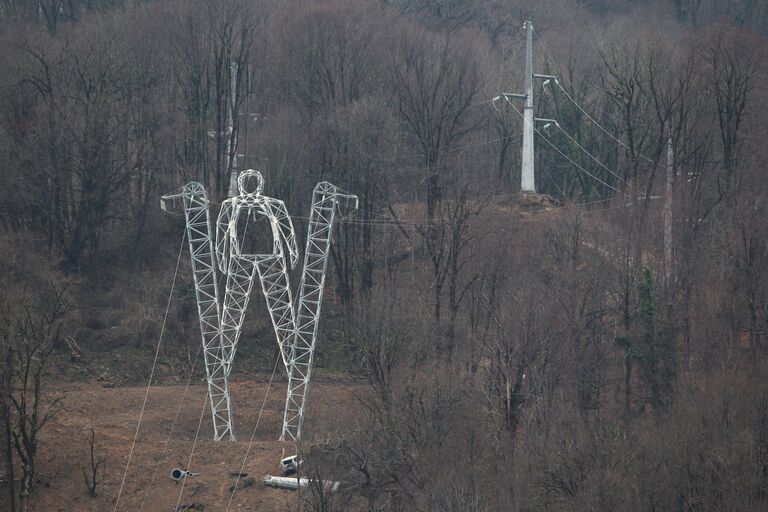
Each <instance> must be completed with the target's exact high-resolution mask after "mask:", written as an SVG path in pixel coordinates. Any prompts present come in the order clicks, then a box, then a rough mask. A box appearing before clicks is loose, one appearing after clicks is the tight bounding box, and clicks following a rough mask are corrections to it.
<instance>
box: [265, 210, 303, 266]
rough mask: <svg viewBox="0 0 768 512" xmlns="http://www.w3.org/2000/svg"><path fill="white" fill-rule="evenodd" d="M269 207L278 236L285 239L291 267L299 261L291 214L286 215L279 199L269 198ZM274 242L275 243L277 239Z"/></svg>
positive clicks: (286, 211)
mask: <svg viewBox="0 0 768 512" xmlns="http://www.w3.org/2000/svg"><path fill="white" fill-rule="evenodd" d="M269 208H270V210H271V211H272V215H274V219H275V222H276V223H277V224H276V225H277V229H278V231H279V232H280V236H281V237H282V238H283V240H284V241H285V247H286V248H287V249H288V254H289V255H290V257H291V268H294V267H295V266H296V262H298V261H299V246H298V244H297V243H296V232H295V231H294V230H293V221H292V220H291V216H290V215H288V210H287V209H286V208H285V203H284V202H283V201H281V200H280V199H273V198H270V199H269ZM275 243H277V241H276V242H275Z"/></svg>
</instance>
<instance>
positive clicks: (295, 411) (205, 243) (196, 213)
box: [161, 170, 357, 441]
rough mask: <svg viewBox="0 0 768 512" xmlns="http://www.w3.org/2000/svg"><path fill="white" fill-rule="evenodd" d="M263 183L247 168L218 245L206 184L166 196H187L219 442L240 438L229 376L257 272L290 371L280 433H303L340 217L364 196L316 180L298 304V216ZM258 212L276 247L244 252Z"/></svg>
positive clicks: (224, 209)
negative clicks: (222, 279) (220, 276)
mask: <svg viewBox="0 0 768 512" xmlns="http://www.w3.org/2000/svg"><path fill="white" fill-rule="evenodd" d="M249 180H255V182H256V186H255V187H253V189H252V190H248V188H247V186H248V185H247V184H248V181H249ZM263 186H264V180H263V178H262V176H261V174H260V173H259V172H257V171H254V170H248V171H244V172H243V173H241V174H240V176H239V177H238V191H239V194H238V195H236V196H234V197H231V198H229V199H227V200H225V201H224V202H223V203H222V206H221V210H220V212H219V215H218V218H217V221H216V243H215V249H214V247H213V245H214V244H213V241H212V237H211V229H210V215H209V211H208V199H207V195H206V192H205V189H204V188H203V186H202V185H200V184H199V183H195V182H192V183H189V184H187V185H185V186H184V187H182V188H181V189H179V190H178V191H177V192H175V193H173V194H169V195H166V196H163V198H162V201H161V204H162V207H163V209H164V210H166V211H168V202H169V201H174V202H175V200H177V199H181V200H183V206H184V214H185V216H186V221H187V234H188V237H189V246H190V254H191V257H192V271H193V276H194V282H195V292H196V298H197V306H198V313H199V315H200V329H201V334H202V338H203V347H204V353H205V363H206V378H207V381H208V392H209V394H210V397H211V412H212V416H213V427H214V439H215V440H217V441H218V440H220V439H223V438H224V437H225V436H229V438H230V439H234V430H233V425H232V408H231V403H230V397H229V388H228V383H227V379H228V377H229V374H230V372H231V368H232V362H233V360H234V357H235V353H236V351H237V343H238V341H239V339H240V334H241V332H242V327H243V320H244V318H245V311H246V309H247V307H248V301H249V298H250V294H251V291H252V288H253V281H254V279H255V274H257V273H258V275H259V280H260V281H261V288H262V292H263V293H264V297H265V299H266V304H267V308H268V310H269V313H270V317H271V320H272V326H273V328H274V330H275V335H276V337H277V342H278V345H279V346H280V353H281V355H282V359H283V363H284V365H285V368H286V371H287V373H288V392H287V396H286V404H285V414H284V418H283V429H282V433H281V436H280V439H281V440H284V439H293V440H298V439H299V437H300V435H301V427H302V423H303V420H304V406H305V403H306V396H307V389H308V385H309V380H310V375H311V371H312V362H313V358H314V349H315V343H316V338H317V330H318V325H319V318H320V307H321V304H322V299H323V286H324V283H325V273H326V270H327V267H328V254H329V250H330V244H331V240H332V235H333V222H334V219H335V216H336V213H337V210H338V205H339V200H340V199H343V200H345V203H346V205H347V206H350V205H351V206H350V210H353V209H356V208H357V197H356V196H354V195H349V194H344V193H341V192H339V191H338V189H337V188H336V187H335V186H334V185H332V184H331V183H328V182H325V181H324V182H321V183H318V184H317V186H316V187H315V190H314V191H313V195H312V211H311V213H310V218H309V232H308V234H307V245H306V252H305V255H304V269H303V273H302V277H301V284H300V287H299V304H298V308H297V309H296V310H295V309H294V304H293V298H292V294H291V287H290V281H289V277H288V266H287V262H286V250H287V252H288V255H289V256H290V263H291V268H293V267H295V265H296V262H297V261H298V257H299V252H298V247H297V244H296V237H295V233H294V229H293V223H292V221H291V217H290V216H289V215H288V212H287V210H286V208H285V204H284V203H283V202H282V201H280V200H278V199H274V198H271V197H267V196H264V195H262V193H261V192H262V190H263ZM257 217H263V218H266V219H268V220H269V223H270V227H271V231H272V240H273V246H272V252H271V253H269V254H253V253H248V252H244V251H245V250H246V249H248V247H246V244H245V234H246V233H245V232H246V230H247V228H248V225H249V223H251V222H252V221H253V220H254V219H255V218H257ZM241 221H243V222H241ZM241 228H242V232H241ZM217 261H218V267H219V270H220V271H221V272H223V273H224V274H225V276H226V285H225V294H224V301H223V304H221V303H220V302H219V297H218V284H217V277H216V268H215V267H216V262H217ZM220 304H221V305H220Z"/></svg>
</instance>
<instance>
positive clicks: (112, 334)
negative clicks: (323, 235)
mask: <svg viewBox="0 0 768 512" xmlns="http://www.w3.org/2000/svg"><path fill="white" fill-rule="evenodd" d="M526 20H530V21H532V23H533V26H534V28H535V34H534V68H535V71H536V72H537V73H542V74H549V75H556V76H557V77H558V81H557V82H550V83H548V84H547V85H545V86H542V83H541V81H537V82H536V84H535V87H536V91H535V110H536V115H537V117H541V118H552V119H556V120H557V121H558V123H559V125H560V127H561V129H557V128H556V127H555V126H554V125H553V127H552V129H551V130H550V129H547V130H546V131H545V130H544V129H540V134H537V135H536V150H535V156H536V186H537V190H538V192H540V194H536V195H529V196H521V194H520V158H521V133H522V129H523V123H522V118H521V116H520V115H519V114H518V113H517V112H516V110H515V108H518V109H519V108H520V106H521V105H520V104H519V103H516V101H517V100H511V102H505V101H503V100H502V101H496V102H492V101H491V100H492V98H494V97H497V96H498V95H499V94H501V93H503V92H513V93H520V92H522V89H523V83H522V80H523V69H524V57H525V34H524V32H523V28H522V27H523V22H524V21H526ZM766 37H768V3H766V2H765V1H750V0H727V1H716V0H643V1H621V0H594V1H587V0H538V1H528V2H526V1H522V0H435V1H427V0H413V1H407V0H389V1H387V0H380V1H376V0H317V1H298V0H283V1H280V0H155V1H149V0H148V1H140V0H37V1H33V0H0V179H1V180H2V181H1V182H0V276H2V280H1V281H0V311H2V314H0V343H2V346H1V347H0V348H1V350H0V356H2V358H3V371H2V379H1V380H2V382H1V383H0V392H1V393H0V394H2V400H0V402H1V403H0V413H2V414H1V416H2V420H0V425H2V427H3V428H2V432H0V438H1V439H2V448H1V449H0V453H2V454H3V468H2V469H0V476H2V482H0V484H2V487H1V488H0V495H2V496H3V497H2V498H0V504H4V503H8V504H10V505H9V509H10V506H13V507H15V509H14V510H24V511H26V510H35V507H34V506H30V503H34V498H35V496H36V495H38V494H40V493H44V492H45V485H43V484H41V482H51V483H54V479H55V478H56V477H55V476H54V475H55V472H54V471H53V469H52V468H50V467H49V466H46V467H41V466H40V464H38V462H39V461H41V460H44V459H46V457H47V456H48V454H49V453H53V452H55V451H56V450H57V445H56V443H50V442H49V443H42V444H41V443H39V442H38V440H39V439H40V437H39V436H44V435H45V433H46V429H48V428H51V425H53V424H54V423H55V422H57V421H60V419H61V418H62V417H65V416H66V415H67V414H70V413H68V412H67V411H68V410H69V409H67V407H68V405H67V400H68V397H67V393H66V392H65V391H62V390H64V389H65V387H66V386H68V385H72V384H73V383H98V385H99V386H109V387H110V388H112V387H117V388H119V387H123V386H125V387H129V386H132V387H138V386H146V383H147V379H148V378H149V375H150V368H151V367H152V361H153V355H154V352H155V349H156V346H157V340H158V336H159V335H160V331H161V325H162V324H163V319H164V314H165V310H166V301H168V300H169V299H168V295H169V293H172V294H171V299H170V309H169V314H168V319H167V326H166V328H165V333H164V340H163V345H162V347H161V351H160V353H159V366H158V372H157V374H156V375H155V381H156V383H157V385H158V386H162V385H163V384H164V383H165V384H167V383H169V382H181V383H182V384H183V382H185V381H186V379H188V378H189V377H190V375H192V376H193V380H194V382H195V383H199V382H200V378H201V376H202V370H201V368H200V366H199V365H198V366H196V367H195V366H194V363H193V361H195V360H196V355H195V354H198V353H199V349H200V334H199V330H198V326H197V316H196V315H197V310H196V307H195V304H194V286H193V284H192V276H191V272H190V271H189V259H188V256H187V255H186V253H184V254H183V255H182V257H181V259H180V260H179V261H180V262H181V266H180V269H179V273H178V277H177V279H176V282H175V285H174V286H173V289H171V282H172V278H173V275H174V265H175V263H176V260H177V255H178V251H179V247H180V244H182V234H183V220H180V219H179V218H177V217H173V216H169V215H167V214H165V213H164V212H162V211H161V210H160V203H159V198H160V196H161V195H162V194H164V193H168V192H170V191H172V190H174V189H176V188H177V187H178V186H180V185H182V184H183V183H186V182H188V181H190V180H192V179H195V180H199V181H200V182H201V183H203V184H204V185H205V186H206V188H207V189H208V192H209V195H210V197H211V199H212V201H213V203H214V207H217V205H218V204H219V203H220V201H222V200H223V199H225V198H226V196H227V192H228V188H229V182H230V174H231V171H232V170H233V166H235V165H236V169H239V170H242V169H247V168H255V169H259V170H261V171H262V172H263V174H264V177H265V181H266V183H265V193H267V194H269V195H270V196H273V197H277V198H281V199H283V200H284V201H285V203H286V205H287V207H288V211H289V212H290V214H291V215H293V218H294V222H295V225H296V231H297V233H298V234H299V238H300V240H299V245H300V247H301V246H303V245H302V244H303V242H302V238H303V236H304V233H306V225H307V221H306V218H307V215H308V212H309V208H310V197H311V191H312V187H314V185H315V183H317V182H318V181H320V180H329V181H331V182H333V183H335V184H336V185H338V186H339V187H341V188H343V189H344V190H346V191H349V192H351V193H354V194H357V195H358V196H359V198H360V208H359V210H358V211H357V212H356V213H355V214H354V215H353V216H351V217H349V218H347V219H344V220H343V221H341V222H340V223H339V225H338V228H337V231H336V232H335V237H334V245H333V248H332V251H333V252H332V260H331V263H330V270H329V279H328V282H327V289H326V302H327V303H326V306H325V309H324V310H323V319H322V323H321V327H320V338H319V342H318V344H319V345H318V354H317V358H316V375H317V376H318V378H320V379H324V380H323V382H324V383H325V387H324V388H323V389H332V388H331V387H330V385H329V383H331V384H332V383H333V382H334V381H336V380H338V381H340V382H341V381H343V382H346V383H353V384H354V386H355V389H357V390H358V391H356V392H355V397H354V399H352V400H347V401H345V402H344V406H343V407H342V406H341V405H340V406H339V407H337V410H336V411H335V415H336V416H337V418H341V419H343V421H340V422H337V423H334V427H333V428H330V427H327V426H326V425H325V424H324V423H323V422H322V421H314V422H313V420H312V418H311V417H310V418H309V419H308V430H307V437H306V439H304V440H303V441H304V442H303V447H302V449H303V450H305V452H306V453H308V454H310V457H308V461H309V469H308V471H313V472H314V474H317V475H321V476H324V477H332V478H334V479H335V480H338V481H341V482H343V483H344V486H343V487H342V491H341V492H339V493H336V494H333V495H331V494H328V493H327V492H325V491H324V490H323V489H322V488H317V489H315V488H313V489H310V490H309V491H307V492H305V493H303V494H297V495H296V498H295V503H294V502H292V504H291V505H290V508H291V509H292V510H323V511H332V510H333V511H335V510H370V511H411V510H414V511H477V512H479V511H495V510H499V511H502V510H505V511H506V510H515V511H517V510H520V511H552V512H559V511H679V512H683V511H697V512H698V511H715V510H718V511H720V510H739V511H760V510H768V379H766V376H768V272H767V271H766V268H768V224H767V223H766V221H765V219H766V216H768V181H767V180H766V169H767V167H766V166H767V165H768V144H766V140H768V113H767V111H766V106H767V105H768V88H767V87H766V83H767V79H768V67H767V65H768V60H767V59H768V55H766V50H768V45H767V44H766ZM510 103H511V104H510ZM230 106H231V110H232V112H233V115H232V116H231V119H232V122H231V129H230V126H229V125H230V122H229V113H228V112H229V110H230ZM670 139H671V141H672V148H673V153H674V163H673V167H672V174H671V176H672V181H671V189H670V190H669V191H668V190H667V189H666V187H665V185H666V181H665V180H666V174H665V173H666V168H665V166H666V165H667V149H668V146H667V143H668V140H670ZM232 141H236V143H235V144H232V143H231V142H232ZM590 155H591V156H590ZM665 197H671V199H672V203H671V204H672V222H671V238H669V237H667V238H666V240H667V242H668V243H670V244H671V247H672V257H671V259H669V260H666V259H665V257H664V256H665V231H664V229H663V218H664V216H663V205H664V204H665ZM297 281H298V278H297V279H296V280H295V281H294V282H297ZM260 301H261V299H259V300H256V299H254V302H257V303H258V304H256V305H255V306H254V309H252V310H251V311H250V312H249V313H248V317H247V323H246V326H245V334H244V336H243V340H244V341H242V342H241V343H242V349H241V354H239V355H238V360H237V362H236V365H237V367H238V371H239V370H242V371H243V373H242V376H241V377H239V378H242V379H248V378H251V377H253V378H261V379H263V378H264V377H263V376H264V375H267V376H268V375H269V372H270V371H271V370H272V366H273V361H274V360H275V357H276V355H277V348H276V344H275V341H274V338H273V334H272V330H271V325H270V323H269V319H268V317H267V316H266V314H265V312H264V306H263V304H261V302H260ZM254 375H255V377H254ZM281 378H282V377H281V376H280V375H279V374H278V380H279V379H281ZM201 389H202V388H201ZM311 393H312V392H310V400H311V399H312V396H313V395H312V394H311ZM323 398H324V400H326V401H330V400H332V398H330V397H329V396H324V397H323ZM258 405H259V403H254V404H253V408H258ZM175 407H176V404H175V403H169V404H168V416H169V418H172V417H173V414H174V411H175ZM249 407H250V405H249ZM135 412H136V413H138V410H137V411H135ZM131 428H133V426H132V427H131ZM38 435H39V436H38ZM263 435H264V436H265V437H267V438H269V437H270V436H272V437H275V438H276V437H277V435H278V432H277V431H275V432H266V433H264V434H263ZM100 436H101V437H100ZM243 436H244V437H246V438H247V436H248V433H245V432H244V433H243ZM94 439H95V443H96V449H95V450H96V453H95V454H94ZM89 440H90V441H89ZM62 442H63V441H62ZM67 442H72V443H77V444H79V445H81V446H82V453H83V459H82V463H83V465H84V466H83V475H78V476H77V478H80V477H81V476H82V477H84V480H85V482H82V479H81V481H80V482H81V484H82V489H78V490H76V491H71V492H76V493H79V494H80V495H81V496H82V498H80V503H82V504H83V507H84V508H82V510H86V507H85V504H86V503H87V502H88V500H89V499H91V498H89V497H88V495H89V494H93V495H96V494H98V493H99V492H100V491H101V490H102V488H101V487H100V485H101V484H100V481H101V480H104V481H112V482H113V483H114V482H115V481H117V482H119V479H120V477H121V476H122V471H123V468H124V465H125V457H124V453H125V452H123V451H121V452H119V454H120V455H119V456H118V455H112V456H110V455H105V456H104V459H103V460H102V463H103V464H102V463H99V464H97V462H99V460H101V459H100V454H99V447H100V446H102V447H103V446H104V443H106V442H107V441H105V438H104V437H103V433H100V431H99V429H98V428H95V429H93V430H91V431H89V432H87V431H84V432H83V436H82V439H76V440H68V441H67ZM89 442H90V458H89V456H88V446H89ZM222 442H225V441H222ZM99 443H102V444H99ZM205 443H213V441H212V440H211V439H210V431H209V429H206V428H205V427H204V428H203V429H202V431H201V433H200V440H199V441H198V444H205ZM124 448H125V449H127V447H121V449H124ZM94 466H96V467H94ZM163 471H165V470H164V469H163ZM78 473H79V471H78ZM257 485H260V483H257ZM91 486H92V487H93V489H91ZM105 492H106V491H105ZM274 492H277V491H274ZM3 500H5V501H3ZM112 503H113V502H112ZM1 506H4V505H0V507H1ZM207 507H208V508H207V509H206V510H209V511H210V510H224V508H223V507H221V508H219V507H218V505H216V504H214V503H209V504H207ZM40 510H43V509H40ZM61 510H64V509H63V508H62V509H61ZM75 510H79V509H78V508H75ZM110 510H111V505H110ZM281 510H282V509H281Z"/></svg>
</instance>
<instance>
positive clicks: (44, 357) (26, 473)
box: [7, 284, 66, 512]
mask: <svg viewBox="0 0 768 512" xmlns="http://www.w3.org/2000/svg"><path fill="white" fill-rule="evenodd" d="M38 293H39V295H30V294H29V292H26V293H25V295H24V296H23V299H22V300H21V301H20V304H21V308H20V311H19V312H18V313H17V314H16V316H15V318H14V321H13V324H12V330H11V332H10V335H9V337H8V340H7V343H8V344H9V350H10V353H11V356H10V361H11V364H12V368H11V369H10V371H11V396H10V399H11V407H12V413H13V427H12V429H11V435H12V437H13V445H14V449H15V451H16V454H17V455H18V457H19V462H20V466H21V488H20V490H19V498H20V505H21V510H22V512H26V511H27V510H28V506H29V504H28V500H29V495H30V493H31V492H32V490H33V488H34V484H35V476H36V464H35V463H36V461H37V454H38V445H39V434H40V432H41V431H42V430H43V428H44V427H45V426H46V424H47V423H48V421H49V420H50V419H51V417H52V415H53V413H54V412H55V410H56V406H57V404H58V403H59V401H60V398H50V397H49V396H48V395H47V393H46V392H45V383H44V379H45V374H46V371H47V370H48V360H49V358H50V356H51V354H52V353H53V350H54V348H55V347H56V345H57V343H58V341H59V339H60V332H61V319H62V316H63V315H64V313H65V305H66V302H65V293H66V288H64V287H60V286H56V285H50V284H49V285H48V286H47V287H44V288H42V290H41V291H40V292H38Z"/></svg>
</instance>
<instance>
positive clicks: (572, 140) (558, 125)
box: [556, 123, 624, 181]
mask: <svg viewBox="0 0 768 512" xmlns="http://www.w3.org/2000/svg"><path fill="white" fill-rule="evenodd" d="M556 126H557V127H558V128H559V129H560V131H561V132H563V134H564V135H565V136H566V137H568V140H570V141H571V142H573V143H574V144H575V145H576V146H577V147H578V148H579V149H580V150H582V151H583V152H584V153H585V154H586V155H587V156H588V157H589V158H591V159H592V160H594V161H595V162H597V165H599V166H600V167H602V168H603V169H605V170H606V171H608V172H609V173H611V174H612V175H613V176H615V177H616V179H618V180H621V181H624V178H622V177H621V176H619V175H618V174H616V173H615V172H613V171H612V170H611V169H609V168H608V166H607V165H605V164H604V163H603V162H601V161H600V160H598V159H597V158H596V157H595V156H594V155H592V153H590V152H589V151H587V150H586V149H585V148H584V146H582V145H581V144H579V141H577V140H576V139H574V138H573V137H572V136H571V134H569V133H568V132H567V131H565V128H563V127H562V126H560V123H556Z"/></svg>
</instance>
